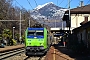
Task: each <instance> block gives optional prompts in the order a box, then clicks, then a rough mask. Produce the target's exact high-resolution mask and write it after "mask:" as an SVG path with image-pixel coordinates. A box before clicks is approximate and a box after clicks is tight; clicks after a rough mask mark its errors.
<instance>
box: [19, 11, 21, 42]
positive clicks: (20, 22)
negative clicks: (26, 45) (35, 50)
mask: <svg viewBox="0 0 90 60" xmlns="http://www.w3.org/2000/svg"><path fill="white" fill-rule="evenodd" d="M19 41H20V43H21V11H20V37H19Z"/></svg>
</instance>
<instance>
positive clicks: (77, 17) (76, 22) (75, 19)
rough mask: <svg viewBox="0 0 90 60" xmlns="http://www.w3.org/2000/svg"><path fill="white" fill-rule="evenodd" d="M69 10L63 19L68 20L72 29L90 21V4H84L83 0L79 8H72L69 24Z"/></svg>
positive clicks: (67, 24) (67, 23) (67, 22)
mask: <svg viewBox="0 0 90 60" xmlns="http://www.w3.org/2000/svg"><path fill="white" fill-rule="evenodd" d="M68 12H69V10H67V11H66V12H65V14H64V16H63V20H64V21H66V26H67V27H69V26H70V28H71V29H74V28H77V27H80V26H81V25H83V24H85V23H86V22H88V21H90V4H89V5H85V6H84V5H83V2H82V1H81V5H80V6H79V7H77V8H73V9H70V18H71V20H70V24H69V14H68Z"/></svg>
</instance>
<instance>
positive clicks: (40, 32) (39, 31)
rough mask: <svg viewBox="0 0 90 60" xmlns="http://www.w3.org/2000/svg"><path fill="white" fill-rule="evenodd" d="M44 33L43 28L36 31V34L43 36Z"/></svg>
mask: <svg viewBox="0 0 90 60" xmlns="http://www.w3.org/2000/svg"><path fill="white" fill-rule="evenodd" d="M43 35H44V33H43V31H42V30H38V31H36V36H43Z"/></svg>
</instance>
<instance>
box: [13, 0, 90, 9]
mask: <svg viewBox="0 0 90 60" xmlns="http://www.w3.org/2000/svg"><path fill="white" fill-rule="evenodd" d="M28 1H29V2H28ZM35 1H36V3H35ZM68 1H69V0H14V1H13V5H14V6H19V7H21V6H22V7H24V8H25V9H26V10H32V9H34V8H36V7H37V5H43V4H45V3H48V2H53V3H54V4H55V5H57V6H59V7H63V8H68ZM70 1H71V2H70V8H71V9H72V8H76V7H77V6H79V5H80V1H83V2H84V5H87V4H90V0H70ZM29 3H30V4H31V6H32V7H31V6H30V4H29Z"/></svg>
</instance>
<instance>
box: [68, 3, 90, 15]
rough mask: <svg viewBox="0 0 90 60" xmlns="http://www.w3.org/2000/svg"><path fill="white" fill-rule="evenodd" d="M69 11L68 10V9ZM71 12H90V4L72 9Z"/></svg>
mask: <svg viewBox="0 0 90 60" xmlns="http://www.w3.org/2000/svg"><path fill="white" fill-rule="evenodd" d="M66 13H68V10H67V11H66ZM70 13H71V14H88V13H90V4H89V5H85V6H82V7H77V8H73V9H70Z"/></svg>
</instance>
